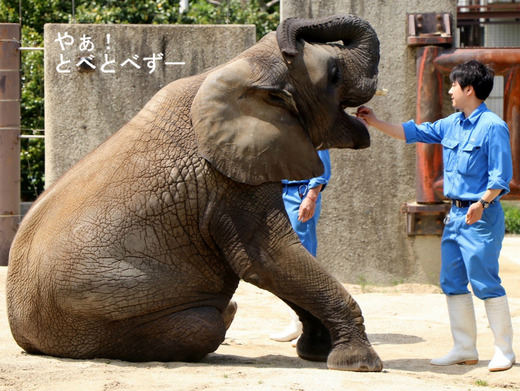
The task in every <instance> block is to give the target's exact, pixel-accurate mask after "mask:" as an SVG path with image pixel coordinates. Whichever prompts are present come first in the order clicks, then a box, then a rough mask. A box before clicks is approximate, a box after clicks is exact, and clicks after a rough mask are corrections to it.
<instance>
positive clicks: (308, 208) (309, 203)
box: [298, 185, 323, 223]
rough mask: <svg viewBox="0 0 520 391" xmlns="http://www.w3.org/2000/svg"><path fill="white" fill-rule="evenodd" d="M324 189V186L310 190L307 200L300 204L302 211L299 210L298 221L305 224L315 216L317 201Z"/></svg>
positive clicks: (306, 196)
mask: <svg viewBox="0 0 520 391" xmlns="http://www.w3.org/2000/svg"><path fill="white" fill-rule="evenodd" d="M322 187H323V186H322V185H318V186H316V187H313V188H311V189H309V191H308V192H307V194H306V195H305V198H304V199H303V200H302V203H301V204H300V209H299V210H298V221H301V222H302V223H305V222H306V221H308V220H310V219H311V218H312V216H314V211H315V210H316V200H317V199H318V196H319V195H320V191H321V188H322Z"/></svg>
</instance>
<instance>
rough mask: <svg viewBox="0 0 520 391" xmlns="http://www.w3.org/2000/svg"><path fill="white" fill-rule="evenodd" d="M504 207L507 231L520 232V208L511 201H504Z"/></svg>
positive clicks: (510, 232) (511, 232) (509, 232)
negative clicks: (510, 202)
mask: <svg viewBox="0 0 520 391" xmlns="http://www.w3.org/2000/svg"><path fill="white" fill-rule="evenodd" d="M503 207H504V215H505V219H506V233H508V234H520V208H519V207H518V206H515V205H512V204H509V203H504V204H503Z"/></svg>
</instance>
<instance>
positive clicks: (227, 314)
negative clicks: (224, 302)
mask: <svg viewBox="0 0 520 391" xmlns="http://www.w3.org/2000/svg"><path fill="white" fill-rule="evenodd" d="M237 309H238V304H237V302H236V301H235V300H230V301H229V304H228V306H227V307H226V309H225V310H224V312H223V313H222V318H223V319H224V326H225V327H226V330H227V329H229V326H231V323H233V319H235V314H236V313H237Z"/></svg>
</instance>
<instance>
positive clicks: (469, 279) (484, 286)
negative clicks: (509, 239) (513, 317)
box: [440, 202, 505, 300]
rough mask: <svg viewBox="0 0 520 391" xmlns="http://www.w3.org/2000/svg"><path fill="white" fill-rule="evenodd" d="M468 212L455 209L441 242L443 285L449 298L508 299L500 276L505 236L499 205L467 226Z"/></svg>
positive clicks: (466, 209)
mask: <svg viewBox="0 0 520 391" xmlns="http://www.w3.org/2000/svg"><path fill="white" fill-rule="evenodd" d="M467 212H468V208H458V207H456V206H455V205H454V206H452V208H451V210H450V213H449V218H448V219H449V220H448V221H447V223H446V226H445V227H444V233H443V236H442V242H441V253H442V265H441V275H440V284H441V288H442V291H443V292H444V293H445V294H446V295H461V294H466V293H469V290H468V283H469V284H471V289H472V291H473V293H474V294H475V296H477V297H478V298H479V299H482V300H485V299H490V298H493V297H499V296H503V295H505V290H504V288H503V287H502V285H501V280H500V277H499V276H498V268H499V267H498V257H499V255H500V250H501V248H502V241H503V239H504V233H505V222H504V211H503V210H502V206H501V205H500V202H494V203H493V204H491V205H490V206H489V208H487V209H484V213H483V214H482V218H481V219H480V220H479V221H477V222H476V223H474V224H472V225H468V224H466V213H467Z"/></svg>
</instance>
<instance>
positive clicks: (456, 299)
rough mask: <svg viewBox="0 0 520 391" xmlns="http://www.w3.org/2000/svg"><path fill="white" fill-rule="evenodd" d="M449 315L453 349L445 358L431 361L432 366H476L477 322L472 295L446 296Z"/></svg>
mask: <svg viewBox="0 0 520 391" xmlns="http://www.w3.org/2000/svg"><path fill="white" fill-rule="evenodd" d="M446 303H447V304H448V314H449V316H450V326H451V335H452V336H453V348H452V349H451V351H450V352H449V353H448V354H447V355H446V356H444V357H441V358H435V359H433V360H431V361H430V364H432V365H453V364H465V365H474V364H476V363H477V362H478V352H477V348H476V344H477V322H476V319H475V310H474V308H473V297H472V296H471V293H467V294H464V295H455V296H446Z"/></svg>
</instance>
